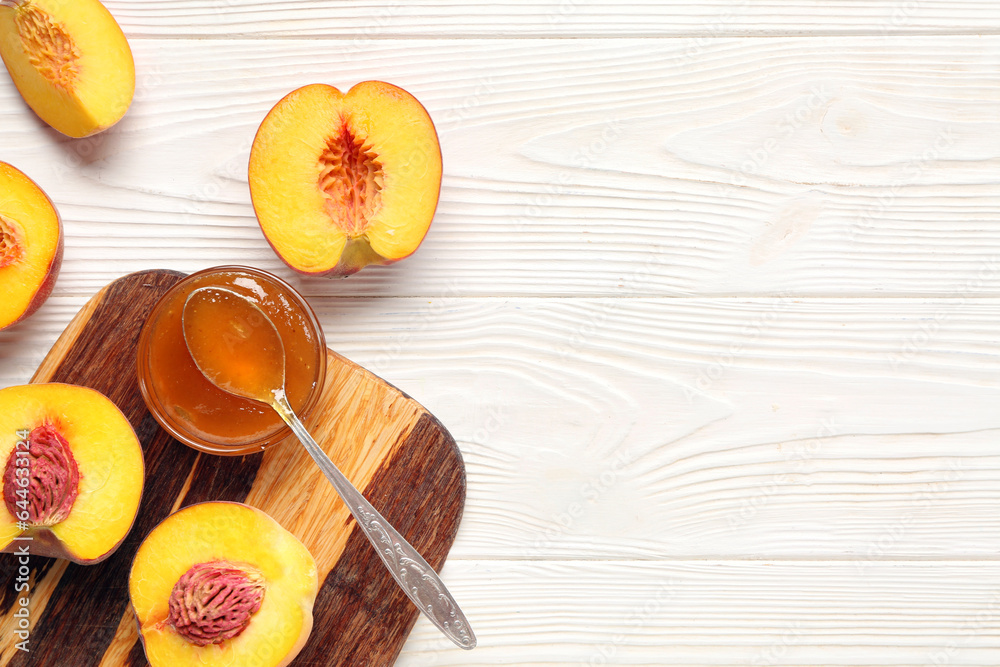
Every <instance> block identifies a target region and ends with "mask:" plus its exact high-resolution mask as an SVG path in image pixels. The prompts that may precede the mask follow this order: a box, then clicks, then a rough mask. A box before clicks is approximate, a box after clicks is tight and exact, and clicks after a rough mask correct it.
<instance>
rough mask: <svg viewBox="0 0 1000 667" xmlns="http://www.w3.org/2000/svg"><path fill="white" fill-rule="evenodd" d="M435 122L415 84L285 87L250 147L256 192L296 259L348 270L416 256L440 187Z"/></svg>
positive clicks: (278, 244)
mask: <svg viewBox="0 0 1000 667" xmlns="http://www.w3.org/2000/svg"><path fill="white" fill-rule="evenodd" d="M441 173H442V172H441V150H440V146H439V144H438V139H437V133H436V131H435V129H434V123H433V121H432V120H431V118H430V116H429V115H428V114H427V111H426V110H425V109H424V108H423V106H422V105H421V104H420V103H419V102H418V101H417V100H416V99H415V98H414V97H413V96H412V95H410V94H409V93H407V92H406V91H404V90H402V89H401V88H398V87H396V86H393V85H391V84H387V83H383V82H379V81H366V82H363V83H359V84H358V85H356V86H354V87H353V88H351V90H350V91H348V92H347V93H346V94H344V93H341V92H340V91H339V90H337V89H336V88H334V87H332V86H328V85H325V84H313V85H309V86H304V87H303V88H299V89H298V90H295V91H293V92H291V93H289V94H288V95H286V96H285V98H284V99H282V100H281V101H280V102H278V104H276V105H275V107H274V108H273V109H272V110H271V111H270V112H269V113H268V115H267V117H266V118H265V119H264V121H263V123H261V126H260V129H259V130H258V132H257V136H256V137H255V139H254V144H253V147H252V149H251V153H250V171H249V175H250V194H251V197H252V199H253V205H254V210H255V212H256V213H257V219H258V221H259V222H260V226H261V230H262V231H263V233H264V236H265V238H266V239H267V240H268V242H269V243H270V244H271V246H272V247H273V248H274V250H275V252H277V254H278V256H279V257H281V259H282V260H284V261H285V263H286V264H288V266H290V267H291V268H292V269H295V270H296V271H300V272H302V273H306V274H312V275H336V276H343V275H349V274H351V273H354V272H355V271H358V270H359V269H361V268H362V267H364V266H366V265H367V264H389V263H392V262H395V261H397V260H399V259H402V258H404V257H407V256H409V255H410V254H412V253H413V252H414V251H415V250H416V248H417V247H418V246H419V245H420V243H421V241H422V240H423V238H424V236H425V235H426V233H427V230H428V228H429V227H430V224H431V220H432V218H433V216H434V212H435V209H436V207H437V202H438V196H439V194H440V188H441Z"/></svg>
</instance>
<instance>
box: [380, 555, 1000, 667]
mask: <svg viewBox="0 0 1000 667" xmlns="http://www.w3.org/2000/svg"><path fill="white" fill-rule="evenodd" d="M446 572H447V573H448V574H449V575H450V576H454V578H455V579H456V580H459V581H463V582H467V583H465V585H464V586H463V587H462V588H461V589H460V593H461V595H462V597H463V598H468V599H471V600H473V601H475V602H474V604H473V605H472V613H473V614H474V615H475V617H476V618H477V619H482V621H481V627H482V628H483V630H482V633H481V634H482V637H483V641H482V642H481V643H480V645H479V647H478V648H476V650H475V651H472V652H470V653H464V654H460V655H455V654H454V653H452V652H449V651H447V650H445V645H444V644H443V643H442V642H441V641H440V640H439V639H438V638H437V637H435V636H434V635H433V633H432V632H431V631H432V630H433V627H432V626H431V625H430V624H429V623H424V622H423V621H421V622H420V623H418V624H417V627H416V628H415V629H414V632H413V634H412V635H411V637H410V640H409V641H408V642H407V644H406V649H405V651H404V654H403V656H402V657H401V658H400V660H399V661H397V662H396V667H422V666H426V665H435V666H438V667H445V666H453V667H487V666H490V667H492V666H493V665H500V664H512V663H513V664H519V665H573V666H574V667H577V666H579V665H587V666H588V667H589V666H591V665H633V666H636V665H641V666H644V667H662V666H664V665H689V666H691V667H695V666H700V667H704V666H706V665H720V666H722V665H758V666H759V665H798V666H801V665H845V666H847V665H856V666H859V667H871V666H874V665H886V666H888V665H897V666H900V667H902V666H904V665H906V666H913V665H980V666H984V665H995V664H997V663H998V661H1000V641H998V635H1000V564H998V563H996V562H955V561H946V562H940V561H931V562H923V563H912V562H903V563H900V562H887V563H880V564H878V565H876V566H873V567H872V568H870V569H866V570H863V571H862V570H858V569H857V568H856V567H855V565H854V564H853V563H845V562H842V561H817V562H796V561H766V560H765V561H714V560H707V561H686V562H666V563H657V562H610V563H608V562H603V563H602V562H579V561H572V562H564V561H547V562H523V561H508V562H503V561H497V562H489V563H471V562H464V561H457V562H455V561H449V564H448V567H447V569H446ZM512 656H513V657H512Z"/></svg>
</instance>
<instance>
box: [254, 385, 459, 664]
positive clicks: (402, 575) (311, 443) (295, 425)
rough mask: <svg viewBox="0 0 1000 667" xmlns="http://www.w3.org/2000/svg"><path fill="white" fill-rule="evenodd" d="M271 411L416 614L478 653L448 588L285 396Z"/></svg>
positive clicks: (282, 396)
mask: <svg viewBox="0 0 1000 667" xmlns="http://www.w3.org/2000/svg"><path fill="white" fill-rule="evenodd" d="M272 406H273V407H274V409H275V410H276V411H277V412H278V414H279V415H281V418H282V419H284V420H285V423H286V424H288V425H289V426H290V427H291V429H292V432H293V433H295V436H296V437H297V438H298V439H299V440H300V441H301V442H302V444H303V445H304V446H305V448H306V451H308V452H309V455H310V456H312V458H313V460H314V461H315V462H316V465H318V466H319V469H320V470H322V471H323V474H324V475H326V478H327V479H328V480H330V483H331V484H333V488H335V489H336V490H337V493H339V494H340V497H341V498H342V499H343V501H344V503H346V504H347V507H348V508H349V509H350V510H351V514H353V515H354V518H355V519H356V520H357V522H358V525H359V526H360V527H361V529H362V531H363V532H364V534H365V537H367V538H368V540H369V541H370V542H371V543H372V546H373V547H375V553H377V554H378V555H379V558H381V559H382V562H383V563H384V564H385V566H386V568H387V569H388V570H389V572H390V573H391V574H392V577H393V578H394V579H395V580H396V583H398V584H399V586H400V588H402V589H403V591H405V592H406V594H407V595H408V596H409V597H410V599H411V600H413V603H414V604H415V605H417V609H419V610H420V611H422V612H423V613H424V614H425V615H426V616H427V617H428V618H429V619H430V620H431V622H432V623H434V625H436V626H437V627H438V629H439V630H441V632H443V633H444V634H445V636H447V637H448V638H449V639H451V640H452V641H453V642H455V643H456V644H457V645H458V646H460V647H461V648H464V649H472V648H475V646H476V636H475V634H473V632H472V628H471V627H469V622H468V620H466V618H465V614H463V613H462V610H461V609H460V608H459V606H458V603H457V602H455V598H453V597H452V596H451V593H449V592H448V589H447V588H445V585H444V582H443V581H441V578H440V577H438V575H437V573H436V572H435V571H434V568H432V567H431V566H430V565H429V564H428V563H427V561H426V560H424V558H423V556H421V555H420V553H419V552H418V551H417V550H416V549H414V548H413V546H412V545H411V544H410V543H409V542H407V541H406V540H405V539H404V538H403V536H402V535H400V534H399V532H398V531H397V530H396V529H395V528H393V527H392V525H391V524H390V523H389V522H388V521H386V520H385V518H383V517H382V515H381V514H379V513H378V510H376V509H375V508H374V507H372V504H371V503H369V502H368V501H367V500H366V499H365V497H364V496H363V495H362V494H361V492H360V491H358V490H357V488H355V486H354V485H353V484H351V482H350V481H349V480H348V479H347V478H346V477H345V476H344V474H343V473H342V472H340V469H339V468H337V466H336V465H335V464H334V462H333V461H331V460H330V457H329V456H327V455H326V452H324V451H323V449H322V448H321V447H320V446H319V445H317V444H316V441H315V440H313V438H312V436H311V435H309V431H308V430H306V427H305V426H303V424H302V422H301V421H299V418H298V417H297V416H296V415H295V412H294V411H293V410H292V408H291V406H289V405H288V400H287V399H286V398H285V396H284V395H278V396H276V397H275V400H274V402H273V403H272Z"/></svg>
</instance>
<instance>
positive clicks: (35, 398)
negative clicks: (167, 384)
mask: <svg viewBox="0 0 1000 667" xmlns="http://www.w3.org/2000/svg"><path fill="white" fill-rule="evenodd" d="M0 461H3V462H5V463H4V469H3V500H4V510H0V550H2V551H6V552H16V551H17V549H18V548H19V547H23V546H25V545H27V546H28V552H29V553H31V554H32V555H38V556H52V557H56V558H66V559H68V560H71V561H73V562H76V563H82V564H89V563H96V562H98V561H101V560H104V559H105V558H107V557H108V556H110V555H111V554H112V553H113V552H114V550H115V549H117V548H118V546H119V545H120V544H121V542H122V540H123V539H125V536H126V535H127V534H128V531H129V529H130V528H131V527H132V522H133V521H134V520H135V516H136V514H137V513H138V511H139V501H140V499H141V497H142V486H143V480H144V477H145V468H144V466H143V458H142V447H141V445H140V444H139V440H138V438H136V435H135V431H133V430H132V425H131V424H130V423H129V421H128V419H126V418H125V415H123V414H122V413H121V411H120V410H119V409H118V407H117V406H116V405H115V404H114V403H113V402H111V400H110V399H108V398H107V397H106V396H104V395H103V394H101V393H100V392H98V391H95V390H93V389H89V388H87V387H79V386H75V385H69V384H59V383H50V384H28V385H22V386H17V387H8V388H6V389H0ZM28 540H30V541H28Z"/></svg>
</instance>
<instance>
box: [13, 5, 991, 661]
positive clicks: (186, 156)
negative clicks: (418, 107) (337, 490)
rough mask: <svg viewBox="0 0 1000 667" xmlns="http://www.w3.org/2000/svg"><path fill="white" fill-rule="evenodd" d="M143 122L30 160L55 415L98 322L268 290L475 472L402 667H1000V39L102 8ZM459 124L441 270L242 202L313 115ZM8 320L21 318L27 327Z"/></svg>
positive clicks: (385, 13) (908, 15) (450, 127)
mask: <svg viewBox="0 0 1000 667" xmlns="http://www.w3.org/2000/svg"><path fill="white" fill-rule="evenodd" d="M107 6H108V8H109V9H110V10H111V11H112V13H113V14H114V15H115V16H116V17H117V18H118V20H119V22H120V23H121V25H122V27H123V29H124V30H125V32H126V34H127V35H128V37H129V39H130V42H131V44H132V47H133V50H134V54H135V59H136V66H137V71H138V88H137V93H136V97H135V102H134V104H133V107H132V109H131V110H130V111H129V114H128V115H127V116H126V118H125V120H123V121H122V122H121V123H120V124H119V125H117V126H116V127H115V128H113V129H112V130H111V131H109V132H107V133H105V134H103V135H98V136H97V137H96V138H92V139H87V140H82V141H71V140H68V139H66V138H64V137H62V136H61V135H58V134H56V133H55V132H53V131H51V130H48V129H47V128H46V127H44V126H42V125H41V123H40V122H39V121H38V120H37V119H36V118H35V117H34V116H33V115H32V114H31V113H30V111H28V109H27V108H26V107H25V106H24V104H23V103H22V102H21V100H20V98H19V96H18V95H17V92H16V91H15V89H14V87H13V85H12V84H11V83H10V81H9V79H8V78H6V76H3V77H0V160H3V161H7V162H10V163H12V164H14V165H15V166H17V167H19V168H21V169H22V170H24V171H25V172H26V173H27V174H28V175H29V176H31V177H32V178H34V179H35V180H36V181H37V182H38V183H39V184H40V185H41V186H42V187H43V188H44V189H45V190H46V191H47V192H48V193H49V194H50V196H51V197H52V198H53V199H54V200H55V202H56V204H57V206H58V208H59V210H60V212H61V213H62V216H63V218H64V221H65V227H66V257H65V263H64V268H63V271H62V274H61V276H60V279H59V281H58V283H57V286H56V290H55V293H54V296H53V297H52V298H51V299H50V300H49V301H48V302H47V304H46V305H45V306H44V307H43V308H42V309H41V310H40V311H39V312H38V313H37V314H36V315H35V316H34V317H32V318H31V319H30V320H29V321H27V322H26V323H23V324H22V325H19V326H17V327H16V328H14V329H12V330H9V331H6V332H3V333H2V334H0V383H2V384H3V385H4V386H6V385H10V384H18V383H22V382H25V381H27V380H28V378H29V377H30V376H31V374H32V372H33V370H34V369H35V367H36V366H37V364H38V362H39V361H40V360H41V359H42V357H43V356H44V355H45V353H46V352H47V350H48V348H49V346H50V345H51V344H52V342H53V341H54V340H55V338H56V336H57V335H58V334H59V332H60V331H61V330H62V328H63V327H64V326H65V324H66V323H67V322H68V321H69V319H70V318H71V317H72V316H73V314H74V313H75V312H76V311H77V309H78V308H80V306H81V305H82V304H83V303H84V302H85V301H86V300H87V299H88V298H89V297H90V296H91V295H92V294H93V293H94V292H95V291H96V290H97V289H98V288H100V287H101V286H103V285H104V284H106V283H107V282H109V281H110V280H112V279H114V278H116V277H118V276H121V275H124V274H126V273H128V272H131V271H135V270H140V269H147V268H171V269H177V270H182V271H194V270H197V269H201V268H204V267H208V266H212V265H218V264H229V263H239V264H250V265H253V266H257V267H260V268H264V269H266V270H270V271H274V272H276V273H278V274H279V275H282V276H283V277H286V278H289V279H291V280H292V281H293V282H294V284H295V285H296V286H297V287H299V288H300V289H301V290H302V291H303V292H304V293H305V294H306V295H307V296H308V298H309V299H310V301H311V302H312V304H313V305H314V306H315V307H316V308H317V310H318V312H319V313H320V315H321V318H322V321H323V324H324V327H325V331H326V334H327V337H328V340H329V343H330V345H331V346H332V347H333V348H334V349H336V350H338V351H339V352H341V353H342V354H345V355H346V356H348V357H349V358H351V359H352V360H354V361H356V362H358V363H360V364H362V365H364V366H366V367H368V368H370V369H371V370H373V371H375V372H377V373H379V374H380V375H381V376H383V377H384V378H386V379H387V380H389V381H390V382H392V383H394V384H396V385H397V386H399V387H401V388H402V389H404V390H405V391H406V392H408V393H409V394H411V395H412V396H414V397H415V398H417V399H418V400H419V401H421V402H422V403H424V404H425V405H426V406H427V407H428V408H429V409H430V410H431V411H432V412H434V413H435V414H436V415H438V416H439V417H440V418H441V420H442V421H443V422H444V423H445V425H447V427H448V428H449V429H450V430H451V432H452V433H453V434H454V435H455V437H456V438H457V439H458V441H459V443H460V446H461V448H462V452H463V454H464V456H465V459H466V463H467V466H468V474H469V497H468V504H467V508H466V514H465V518H464V522H463V524H462V528H461V531H460V535H459V539H458V541H457V543H456V544H455V547H454V549H453V550H452V553H451V557H450V559H449V561H448V564H447V566H446V567H445V570H444V577H445V579H446V581H447V582H448V583H449V585H450V587H451V588H452V591H453V592H454V593H455V595H456V597H457V598H458V599H459V600H460V601H461V603H462V605H463V607H464V608H465V610H466V611H467V613H468V615H469V617H470V619H471V620H472V622H473V625H474V627H475V629H476V631H477V633H478V635H479V639H480V646H479V648H477V649H476V650H475V651H473V652H471V653H465V652H462V651H459V650H457V649H454V648H452V647H451V646H450V645H449V644H448V643H447V640H445V639H443V638H442V637H441V636H440V635H439V634H438V633H437V631H436V630H434V629H433V628H432V626H431V625H430V624H429V623H428V622H426V621H424V620H423V619H421V621H419V622H418V625H417V627H416V628H415V630H414V632H413V634H412V635H411V637H410V640H409V641H408V643H407V644H406V646H405V648H404V651H403V654H402V656H401V657H400V659H399V661H398V663H397V664H398V665H399V666H400V667H417V666H430V665H462V666H470V665H474V666H488V665H499V664H513V665H602V664H614V665H644V666H651V665H675V664H676V665H682V664H688V665H804V664H810V665H813V664H824V665H936V664H949V665H957V664H962V665H972V664H977V665H996V664H1000V561H998V557H1000V190H998V180H1000V3H998V2H996V1H995V0H992V1H991V0H964V1H949V0H872V1H871V2H852V1H848V0H828V1H827V2H822V3H814V2H810V1H807V0H772V1H771V2H767V3H764V2H758V1H757V0H742V1H738V0H734V1H733V2H730V1H729V0H715V1H713V2H708V3H691V2H688V1H679V0H670V1H669V2H663V1H657V2H654V1H652V0H635V1H633V2H628V3H623V4H612V3H598V2H592V1H588V0H506V1H505V2H495V1H493V2H488V3H487V2H472V3H468V2H458V1H457V0H418V1H413V2H405V3H404V2H400V1H395V2H388V3H382V2H365V1H363V0H341V1H334V0H285V1H283V2H282V1H275V0H272V1H271V2H265V1H264V0H173V1H171V2H151V1H150V0H108V2H107ZM366 79H383V80H386V81H390V82H392V83H395V84H398V85H400V86H402V87H404V88H406V89H408V90H409V91H410V92H412V93H413V94H414V95H416V96H417V97H418V98H419V99H420V100H421V101H422V102H423V103H424V104H425V105H426V106H427V108H428V110H429V111H430V113H431V115H432V117H433V118H434V119H435V121H436V123H437V127H438V131H439V134H440V138H441V143H442V149H443V153H444V163H445V175H444V183H443V189H442V195H441V203H440V206H439V208H438V212H437V216H436V219H435V223H434V225H433V226H432V228H431V232H430V235H429V236H428V238H427V240H426V241H425V243H424V245H423V246H422V247H421V248H420V250H419V251H418V252H417V254H416V255H415V256H413V257H412V258H410V259H408V260H406V261H404V262H402V263H400V264H397V265H395V266H393V267H389V268H375V269H366V270H365V271H363V272H362V273H360V274H358V275H356V276H353V277H351V278H349V279H347V280H344V281H327V280H319V279H303V278H297V277H295V276H293V275H292V274H291V272H290V271H289V270H287V269H286V268H285V267H284V265H283V264H281V263H280V261H279V260H278V259H277V258H276V256H275V255H274V254H273V253H272V252H271V250H270V249H269V247H268V246H267V244H266V242H265V241H264V239H263V237H262V235H261V233H260V231H259V228H258V227H257V225H256V222H255V218H254V216H253V211H252V208H251V206H250V200H249V192H248V188H247V177H246V167H247V159H248V154H249V147H250V142H251V140H252V138H253V135H254V132H255V131H256V128H257V126H258V124H259V123H260V121H261V119H262V118H263V116H264V114H265V113H266V112H267V111H268V109H270V107H271V106H272V105H273V104H274V103H275V102H276V101H277V100H278V99H280V98H281V97H282V96H283V95H284V94H285V93H287V92H289V91H291V90H292V89H293V88H295V87H298V86H300V85H303V84H307V83H313V82H326V83H330V84H333V85H337V86H338V87H342V88H344V89H346V88H347V87H349V86H351V85H353V84H354V83H356V82H358V81H362V80H366ZM0 298H2V297H0Z"/></svg>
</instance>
